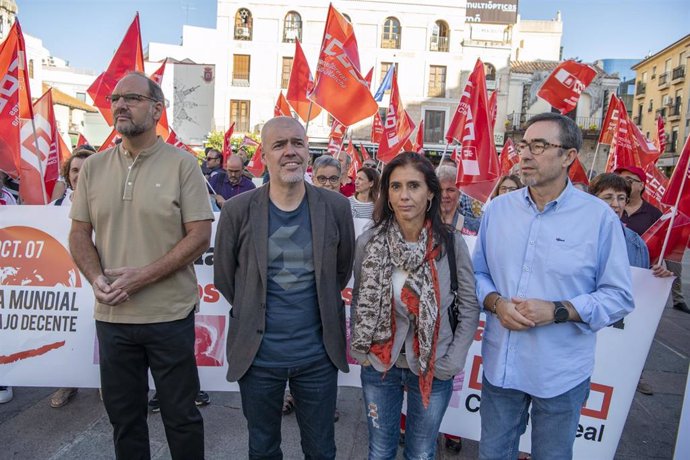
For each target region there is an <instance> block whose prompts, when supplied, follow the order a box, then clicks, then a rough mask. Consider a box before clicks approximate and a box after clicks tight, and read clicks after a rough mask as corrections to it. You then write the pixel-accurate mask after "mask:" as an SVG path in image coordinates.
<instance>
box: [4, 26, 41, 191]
mask: <svg viewBox="0 0 690 460" xmlns="http://www.w3.org/2000/svg"><path fill="white" fill-rule="evenodd" d="M0 88H2V91H1V92H0V170H2V171H5V172H6V173H7V174H8V175H10V176H11V177H14V178H18V177H19V168H20V145H21V144H22V143H23V142H24V140H25V139H24V138H22V134H21V133H22V132H23V131H22V129H23V124H24V123H25V122H26V121H29V123H30V121H31V119H32V118H33V106H32V104H31V90H30V88H29V74H28V72H27V67H26V46H25V45H24V35H23V34H22V29H21V26H20V25H19V20H16V21H15V22H14V24H13V25H12V27H11V28H10V30H9V32H8V34H7V38H6V39H5V41H4V42H2V44H1V45H0Z"/></svg>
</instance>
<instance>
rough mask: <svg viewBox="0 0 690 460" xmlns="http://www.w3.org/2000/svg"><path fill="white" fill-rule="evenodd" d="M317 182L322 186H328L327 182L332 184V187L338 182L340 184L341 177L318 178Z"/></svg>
mask: <svg viewBox="0 0 690 460" xmlns="http://www.w3.org/2000/svg"><path fill="white" fill-rule="evenodd" d="M316 180H317V181H318V182H319V184H321V185H326V182H330V183H331V185H335V184H337V183H338V182H340V176H331V177H326V176H316Z"/></svg>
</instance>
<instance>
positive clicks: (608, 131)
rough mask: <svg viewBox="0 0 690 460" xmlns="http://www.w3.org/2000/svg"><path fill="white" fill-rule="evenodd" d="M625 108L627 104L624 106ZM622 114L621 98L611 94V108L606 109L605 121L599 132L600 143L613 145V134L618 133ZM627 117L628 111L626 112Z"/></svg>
mask: <svg viewBox="0 0 690 460" xmlns="http://www.w3.org/2000/svg"><path fill="white" fill-rule="evenodd" d="M623 109H624V110H625V106H623ZM620 114H621V103H620V99H618V98H617V97H616V95H615V94H613V93H612V94H611V100H610V101H609V108H608V109H607V110H606V117H604V123H603V124H602V125H601V132H600V133H599V143H600V144H606V145H611V142H613V136H614V135H615V133H616V129H617V127H618V120H619V119H620ZM625 115H626V118H627V113H626V114H625Z"/></svg>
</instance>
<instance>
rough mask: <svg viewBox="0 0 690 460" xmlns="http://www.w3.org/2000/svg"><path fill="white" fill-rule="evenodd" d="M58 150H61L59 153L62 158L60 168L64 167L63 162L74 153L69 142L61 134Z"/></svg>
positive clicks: (60, 158)
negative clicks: (68, 144)
mask: <svg viewBox="0 0 690 460" xmlns="http://www.w3.org/2000/svg"><path fill="white" fill-rule="evenodd" d="M58 152H60V153H59V155H58V158H59V160H60V166H58V168H60V167H62V164H63V163H64V162H65V161H67V160H68V159H69V157H70V156H71V155H72V150H71V149H70V148H69V147H68V146H67V143H66V142H65V140H64V139H63V138H62V136H60V135H58ZM58 172H59V169H58Z"/></svg>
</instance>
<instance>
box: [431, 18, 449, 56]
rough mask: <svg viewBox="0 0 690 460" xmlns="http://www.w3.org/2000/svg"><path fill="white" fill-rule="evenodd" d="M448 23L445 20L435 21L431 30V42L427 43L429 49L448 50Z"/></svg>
mask: <svg viewBox="0 0 690 460" xmlns="http://www.w3.org/2000/svg"><path fill="white" fill-rule="evenodd" d="M449 34H450V32H449V30H448V24H446V22H445V21H436V23H435V24H434V27H433V29H432V30H431V43H430V44H429V51H444V52H448V39H449Z"/></svg>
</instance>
